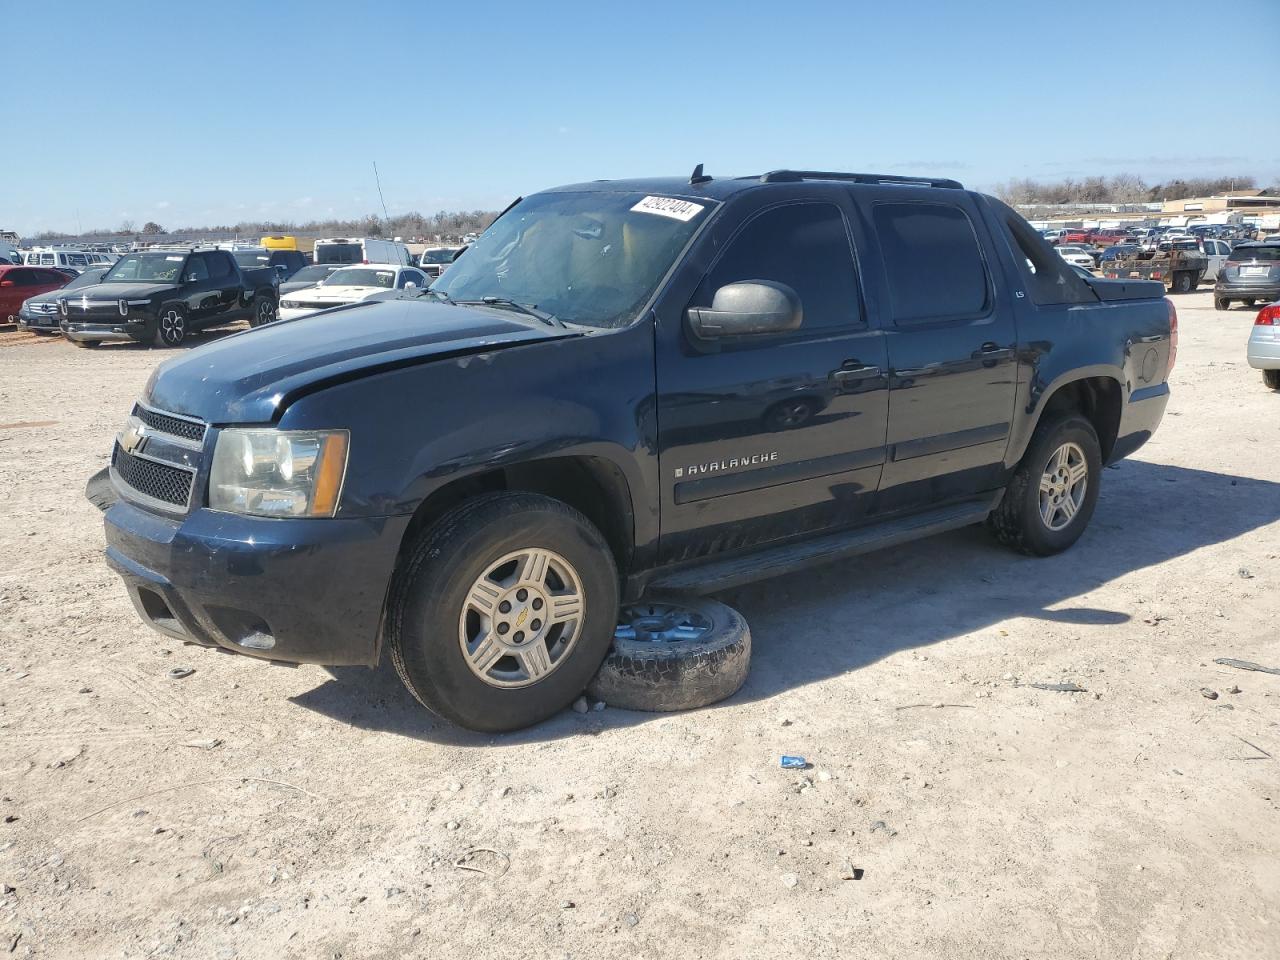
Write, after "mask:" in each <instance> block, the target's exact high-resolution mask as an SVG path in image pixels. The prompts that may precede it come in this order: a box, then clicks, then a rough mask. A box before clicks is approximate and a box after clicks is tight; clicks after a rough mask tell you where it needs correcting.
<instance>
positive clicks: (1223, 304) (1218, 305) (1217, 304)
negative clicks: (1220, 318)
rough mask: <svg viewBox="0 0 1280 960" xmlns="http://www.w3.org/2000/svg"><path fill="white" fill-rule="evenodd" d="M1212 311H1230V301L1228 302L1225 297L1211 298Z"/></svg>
mask: <svg viewBox="0 0 1280 960" xmlns="http://www.w3.org/2000/svg"><path fill="white" fill-rule="evenodd" d="M1213 309H1215V310H1230V309H1231V301H1230V300H1228V299H1227V298H1226V297H1214V298H1213Z"/></svg>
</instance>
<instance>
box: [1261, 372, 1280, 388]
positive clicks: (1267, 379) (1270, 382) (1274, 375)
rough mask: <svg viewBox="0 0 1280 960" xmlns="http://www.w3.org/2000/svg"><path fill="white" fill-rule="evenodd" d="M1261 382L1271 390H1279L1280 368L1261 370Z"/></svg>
mask: <svg viewBox="0 0 1280 960" xmlns="http://www.w3.org/2000/svg"><path fill="white" fill-rule="evenodd" d="M1262 382H1263V383H1265V384H1266V385H1267V386H1268V387H1269V388H1270V389H1272V390H1280V370H1263V371H1262Z"/></svg>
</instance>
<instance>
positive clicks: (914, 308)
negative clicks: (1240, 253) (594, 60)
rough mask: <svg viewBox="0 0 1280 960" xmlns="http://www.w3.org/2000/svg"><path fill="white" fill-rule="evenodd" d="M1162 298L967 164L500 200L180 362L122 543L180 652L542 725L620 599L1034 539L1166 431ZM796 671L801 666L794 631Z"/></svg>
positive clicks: (160, 406) (1086, 514) (592, 187)
mask: <svg viewBox="0 0 1280 960" xmlns="http://www.w3.org/2000/svg"><path fill="white" fill-rule="evenodd" d="M1175 341H1176V315H1175V313H1174V310H1173V306H1172V304H1171V303H1170V302H1169V301H1168V300H1167V299H1165V297H1164V288H1163V285H1162V284H1160V283H1152V282H1142V281H1139V282H1131V281H1105V280H1086V279H1083V278H1081V277H1079V276H1078V275H1077V274H1076V273H1075V272H1073V271H1072V270H1071V268H1070V266H1069V265H1068V264H1066V263H1065V262H1064V261H1063V260H1062V259H1061V258H1060V257H1059V256H1058V255H1057V254H1056V253H1055V252H1054V250H1053V248H1052V247H1050V246H1049V245H1048V244H1047V243H1045V241H1044V240H1043V239H1042V238H1041V237H1040V236H1039V235H1038V234H1037V233H1036V232H1035V231H1034V230H1033V229H1031V227H1030V226H1029V225H1028V224H1027V223H1026V221H1024V220H1023V219H1022V218H1021V217H1020V216H1018V215H1017V214H1016V213H1015V212H1014V211H1013V210H1011V209H1010V208H1009V207H1007V206H1005V205H1004V204H1002V203H1001V202H999V201H998V200H995V199H993V198H991V197H987V196H983V195H980V194H976V193H971V192H968V191H966V190H964V189H963V188H962V187H961V186H960V184H958V183H956V182H954V181H951V180H935V179H906V178H897V177H890V176H879V175H874V174H871V175H868V174H839V173H825V172H807V171H792V170H780V171H774V172H772V173H767V174H764V175H763V176H751V177H743V178H739V179H731V180H713V179H711V178H710V177H706V176H703V175H702V173H701V169H700V168H699V170H697V171H695V174H694V176H693V177H691V178H689V179H653V180H626V181H613V182H595V183H585V184H579V185H576V186H570V187H562V188H560V189H556V190H550V191H547V192H545V193H539V194H536V195H534V196H531V197H528V198H527V199H524V200H521V201H519V202H518V203H517V204H515V205H514V206H513V207H512V208H511V209H509V210H508V211H507V212H506V213H505V214H504V215H503V216H501V217H500V218H499V219H498V220H496V221H495V222H494V224H493V225H492V226H491V227H489V229H488V230H486V231H485V233H484V234H483V235H482V236H481V237H480V238H479V239H478V240H476V241H475V242H474V243H473V244H472V245H471V246H470V248H469V249H468V250H467V253H466V256H465V257H462V258H461V259H459V260H458V261H457V262H456V263H454V264H453V265H452V266H451V267H450V268H449V270H447V271H446V272H445V273H444V274H443V275H442V277H441V278H440V279H439V280H438V281H437V282H436V283H435V284H434V285H433V286H432V287H431V289H430V291H424V292H421V293H418V294H417V295H416V296H415V297H414V298H413V299H397V300H392V301H384V302H372V303H369V302H366V303H358V304H354V305H351V306H348V307H342V308H339V309H335V310H330V311H326V312H324V313H321V314H316V315H313V316H310V317H307V318H306V319H305V320H299V321H286V322H279V323H274V324H271V325H269V326H265V327H262V328H259V329H257V330H251V331H247V332H245V333H242V334H237V335H235V336H232V337H227V338H224V339H222V340H219V341H217V342H215V343H211V344H208V345H206V346H203V347H201V348H199V349H197V350H195V351H193V352H191V353H189V354H187V355H184V356H182V357H179V358H177V359H175V360H171V361H170V362H169V363H167V364H165V365H164V366H163V367H162V368H160V370H159V371H157V373H156V375H155V376H153V377H152V379H151V382H150V383H149V384H148V385H147V389H146V392H145V393H144V394H143V396H142V397H141V398H140V399H139V401H138V403H137V404H136V406H135V407H134V409H133V411H132V413H131V415H130V416H129V418H128V420H127V422H126V425H125V427H124V429H123V431H122V432H121V434H120V435H119V438H118V441H117V443H116V445H115V448H114V450H113V453H112V467H111V471H112V473H111V476H112V480H113V483H114V485H115V486H116V489H117V491H118V493H119V495H120V497H121V500H120V501H119V502H118V503H116V505H115V506H113V507H112V508H111V509H110V510H109V512H108V513H107V515H106V528H107V543H108V550H107V557H108V561H109V562H110V564H111V565H112V566H113V567H114V568H115V569H116V570H117V571H118V572H119V574H120V575H121V576H122V577H123V579H124V581H125V583H126V585H127V588H128V590H129V593H130V595H131V596H132V598H133V600H134V603H135V606H136V608H137V610H138V613H139V615H140V616H141V617H142V618H143V619H144V620H145V621H146V622H148V623H149V624H151V625H152V626H154V627H155V628H157V629H159V630H161V631H162V632H164V633H166V634H169V635H171V636H176V637H181V638H183V639H188V640H193V641H196V642H198V643H203V644H208V645H211V646H212V645H217V646H220V647H223V648H225V649H227V650H233V651H238V652H241V653H246V654H249V655H251V656H255V657H261V658H265V659H273V660H284V661H294V662H312V663H323V664H368V665H372V664H375V663H376V662H377V661H378V659H379V657H380V656H381V655H382V653H383V651H384V648H385V649H386V650H387V651H388V652H389V653H390V656H391V658H392V660H393V662H394V663H395V665H396V667H397V669H398V670H399V672H400V674H401V676H402V677H403V678H404V681H405V682H406V684H407V685H408V686H409V688H410V690H412V692H413V693H414V695H415V696H417V697H418V699H419V700H421V702H422V703H424V704H425V705H426V706H428V707H430V708H431V709H432V710H434V711H436V712H438V713H440V714H442V715H444V716H446V717H449V718H450V719H452V720H454V721H456V722H458V723H461V724H463V725H466V726H469V727H473V728H477V729H482V730H506V729H511V728H515V727H519V726H522V725H526V724H529V723H533V722H535V721H537V720H539V719H541V718H543V717H546V716H548V715H549V714H551V713H552V712H554V711H556V710H558V709H560V708H562V707H564V706H565V705H566V704H568V703H569V702H570V701H571V700H572V699H573V698H574V697H575V696H577V694H578V693H579V692H580V691H581V690H582V689H583V688H584V686H585V685H586V684H587V682H588V680H590V678H591V677H592V675H593V674H594V673H595V671H596V669H597V667H598V666H599V665H600V663H601V661H602V658H604V656H605V654H606V652H607V651H608V649H609V646H610V642H611V639H612V637H613V634H614V627H615V623H616V622H617V616H618V608H619V601H620V599H622V600H629V599H632V598H637V597H640V596H641V595H642V594H644V593H645V592H646V591H649V590H651V589H663V590H668V591H683V592H686V593H689V592H706V591H713V590H719V589H722V588H726V587H729V586H733V585H735V584H741V583H744V582H746V581H749V580H751V579H753V578H757V577H765V576H771V575H774V574H778V573H782V572H785V571H790V570H796V569H799V568H801V567H803V566H805V565H807V564H813V563H819V562H826V561H831V560H835V559H837V558H841V557H846V556H850V555H852V554H856V553H859V552H862V551H867V550H871V549H876V548H882V547H889V546H893V545H895V544H900V543H903V542H905V541H907V540H911V539H913V538H916V537H922V536H926V535H929V534H932V533H936V532H938V531H943V530H950V529H953V528H956V527H960V526H964V525H966V524H974V523H981V522H983V521H987V522H988V523H989V525H990V527H991V529H992V531H993V532H994V533H995V535H996V536H997V537H998V538H999V539H1000V540H1002V541H1004V542H1006V543H1009V544H1011V545H1013V546H1015V547H1017V548H1019V549H1021V550H1023V551H1025V552H1027V553H1032V554H1051V553H1056V552H1057V551H1060V550H1063V549H1065V548H1067V547H1068V546H1070V545H1071V544H1072V543H1073V542H1074V541H1075V540H1076V538H1078V537H1079V536H1080V535H1081V533H1082V532H1083V531H1084V529H1085V526H1086V525H1087V524H1088V522H1089V518H1090V515H1091V514H1092V513H1093V509H1094V505H1095V503H1096V501H1097V497H1098V490H1099V487H1100V485H1101V483H1102V477H1103V470H1102V468H1103V466H1104V465H1105V464H1107V463H1109V462H1111V461H1114V460H1116V459H1118V458H1120V457H1123V456H1125V455H1127V454H1129V453H1132V452H1133V451H1134V450H1136V449H1137V448H1138V447H1139V446H1141V445H1142V444H1143V443H1144V442H1145V441H1146V440H1147V438H1148V437H1150V436H1151V434H1152V431H1154V430H1155V429H1156V426H1157V424H1158V423H1159V422H1160V419H1161V416H1162V415H1163V412H1164V409H1165V404H1166V402H1167V400H1168V395H1169V387H1168V384H1167V382H1166V381H1167V376H1168V373H1169V370H1170V368H1171V367H1172V365H1173V360H1174V353H1175ZM797 653H799V651H797Z"/></svg>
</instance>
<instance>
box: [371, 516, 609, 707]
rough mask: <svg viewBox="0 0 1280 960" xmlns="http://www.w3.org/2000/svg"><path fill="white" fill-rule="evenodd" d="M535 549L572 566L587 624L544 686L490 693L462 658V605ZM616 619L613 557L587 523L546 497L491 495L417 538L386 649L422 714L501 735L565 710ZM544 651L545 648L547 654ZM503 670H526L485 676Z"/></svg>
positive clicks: (396, 595)
mask: <svg viewBox="0 0 1280 960" xmlns="http://www.w3.org/2000/svg"><path fill="white" fill-rule="evenodd" d="M535 548H536V549H541V550H548V551H552V552H553V553H555V554H558V555H559V557H560V558H562V559H563V560H564V561H566V562H567V564H569V565H570V567H571V568H572V572H573V573H574V574H575V575H576V576H577V578H578V580H579V582H580V586H581V594H582V599H583V601H584V604H585V611H584V615H583V616H582V618H581V620H580V621H578V622H577V633H576V635H575V636H576V639H574V640H573V641H572V643H571V645H570V646H569V647H568V648H567V649H566V650H564V652H563V653H562V654H561V655H560V657H561V658H560V659H559V660H557V661H556V662H555V663H554V665H552V666H551V667H550V668H549V669H548V671H547V672H546V674H545V675H544V676H543V677H542V678H541V679H538V680H535V681H532V682H530V683H529V684H528V685H527V686H522V687H500V686H494V685H492V684H491V683H490V681H488V680H483V679H481V677H480V676H479V675H478V674H477V673H476V672H474V671H473V670H472V668H471V666H470V665H469V663H468V660H467V658H466V657H465V656H464V655H463V647H462V636H461V635H462V632H463V628H464V626H466V625H467V624H469V623H470V622H471V620H470V618H471V616H472V614H471V613H468V612H467V605H466V598H467V597H468V595H469V594H470V593H471V591H472V589H473V587H474V586H475V585H476V584H477V583H479V582H480V580H481V579H482V578H483V577H484V576H485V575H486V573H487V572H488V571H489V570H490V568H492V567H493V566H494V564H496V563H497V562H498V561H500V560H502V558H504V557H506V556H507V555H508V554H510V553H512V552H515V551H521V550H526V549H535ZM512 589H514V588H512ZM522 599H523V598H522ZM550 603H551V601H550V600H548V606H547V609H550ZM493 609H494V611H495V618H496V610H497V607H496V606H495V607H494V608H493ZM534 616H536V614H535V615H534ZM617 616H618V574H617V569H616V567H615V565H614V561H613V554H612V553H611V552H610V550H609V546H608V544H607V543H606V542H605V540H604V537H602V536H601V535H600V532H599V531H598V530H597V529H596V528H595V527H594V526H592V525H591V523H590V522H589V521H588V520H587V518H586V517H584V516H583V515H582V514H581V513H579V512H578V511H577V510H574V509H573V508H572V507H570V506H568V505H566V504H564V503H561V502H560V501H559V500H553V499H551V498H550V497H544V496H541V495H538V494H532V493H496V494H488V495H485V496H482V497H476V498H475V499H473V500H469V501H467V502H466V503H463V504H462V505H461V506H459V507H456V508H455V509H453V510H452V511H450V512H449V513H447V514H445V516H443V517H441V518H440V519H439V520H438V521H436V522H435V523H434V524H432V525H431V526H430V527H428V528H427V529H426V530H424V531H422V532H421V533H420V534H418V535H417V537H416V539H415V540H414V542H413V543H412V545H411V546H410V547H409V549H408V550H407V552H406V554H405V556H404V558H403V559H402V560H401V563H400V567H399V568H398V569H397V571H396V574H395V577H394V578H393V581H392V585H391V596H390V600H389V602H388V611H387V641H388V646H389V648H390V651H391V660H392V663H393V664H394V665H395V668H396V672H397V673H398V674H399V675H400V679H401V680H402V681H404V684H405V686H406V687H408V688H409V691H410V692H411V693H412V694H413V695H414V696H415V697H416V698H417V699H418V702H420V703H421V704H422V705H423V706H424V707H426V708H427V709H428V710H430V711H432V712H433V713H435V714H438V715H439V716H442V717H444V718H446V719H448V720H451V721H453V722H454V723H456V724H459V725H460V726H463V727H467V728H469V729H471V730H480V731H485V732H501V731H507V730H518V729H520V728H521V727H527V726H530V725H531V724H534V723H537V722H538V721H540V720H545V719H546V718H547V717H549V716H551V715H552V714H555V713H557V712H558V711H560V710H563V709H564V708H565V707H567V706H568V705H569V704H570V703H571V702H572V701H573V699H574V698H575V697H577V696H578V695H579V694H580V693H581V692H582V691H583V689H584V688H585V687H586V685H587V682H588V681H589V680H590V679H591V677H592V676H593V675H594V674H595V672H596V669H597V668H598V667H599V666H600V661H601V660H603V659H604V656H605V654H606V653H607V652H608V650H609V644H610V642H611V641H612V639H613V632H614V628H615V626H616V625H617ZM549 619H550V618H548V620H549ZM490 622H491V623H492V622H493V621H490ZM522 623H524V621H523V620H520V621H518V622H517V626H519V625H520V624H522ZM534 623H536V620H533V619H531V620H530V621H529V624H530V625H532V624H534ZM508 626H509V625H508ZM545 629H546V630H547V635H546V637H544V638H543V639H542V640H540V641H538V642H541V643H543V644H544V647H543V649H544V650H551V649H553V647H554V643H555V642H557V641H556V639H555V637H553V636H552V635H551V631H553V630H554V629H555V628H554V627H553V626H551V625H550V623H548V626H547V627H546V628H545ZM564 629H565V628H564V627H562V628H561V630H560V633H559V636H560V637H561V638H563V630H564ZM495 635H496V634H495ZM511 636H512V638H513V640H514V638H515V637H516V636H518V634H514V633H513V634H511ZM548 642H550V644H551V646H545V644H547V643H548ZM504 648H505V645H504ZM532 649H535V648H533V647H522V648H521V650H532ZM550 660H551V654H550V653H548V655H547V662H550ZM507 661H510V663H511V664H512V665H513V667H518V668H519V669H523V665H524V661H523V660H517V659H516V658H515V657H514V656H501V657H499V658H497V659H496V660H495V661H494V662H493V664H492V666H491V667H490V669H493V670H497V669H499V667H501V665H502V664H503V663H505V662H507ZM530 672H532V671H530Z"/></svg>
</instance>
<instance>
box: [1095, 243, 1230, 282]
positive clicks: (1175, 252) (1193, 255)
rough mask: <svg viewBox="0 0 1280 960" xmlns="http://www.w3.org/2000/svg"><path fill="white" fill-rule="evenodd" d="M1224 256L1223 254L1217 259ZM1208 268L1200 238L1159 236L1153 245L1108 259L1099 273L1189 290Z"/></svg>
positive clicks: (1108, 277) (1113, 277)
mask: <svg viewBox="0 0 1280 960" xmlns="http://www.w3.org/2000/svg"><path fill="white" fill-rule="evenodd" d="M1226 259H1227V258H1226V256H1225V255H1224V256H1222V257H1221V258H1219V260H1218V261H1217V263H1218V264H1219V265H1220V264H1222V263H1225V262H1226ZM1209 268H1210V261H1209V256H1208V255H1207V254H1205V253H1204V252H1202V248H1201V245H1200V241H1198V240H1194V239H1191V238H1187V239H1176V240H1162V241H1160V242H1159V243H1158V244H1157V245H1156V246H1155V248H1154V249H1151V250H1142V249H1139V250H1136V251H1133V252H1132V253H1130V254H1128V255H1127V256H1122V257H1118V258H1116V259H1115V260H1111V261H1108V263H1107V266H1106V268H1105V270H1104V271H1103V276H1104V277H1105V278H1107V279H1110V280H1158V281H1160V282H1161V283H1163V284H1164V285H1165V287H1166V289H1168V290H1172V291H1173V292H1174V293H1191V292H1192V291H1193V290H1195V289H1196V287H1198V286H1199V285H1200V282H1201V281H1202V280H1204V279H1206V275H1207V274H1208V273H1209ZM1214 275H1215V276H1216V268H1215V273H1214Z"/></svg>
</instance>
